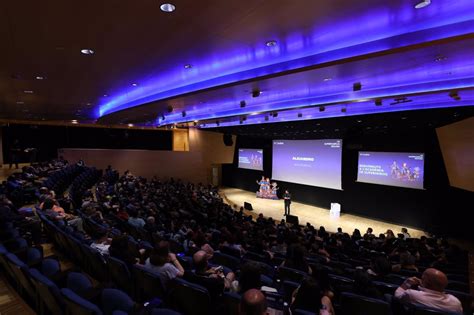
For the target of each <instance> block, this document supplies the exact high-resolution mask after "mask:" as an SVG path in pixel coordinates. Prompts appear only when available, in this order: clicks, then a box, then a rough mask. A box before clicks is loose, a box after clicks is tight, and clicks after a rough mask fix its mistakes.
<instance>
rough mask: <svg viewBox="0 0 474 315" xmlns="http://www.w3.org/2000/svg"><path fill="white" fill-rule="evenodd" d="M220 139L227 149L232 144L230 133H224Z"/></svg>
mask: <svg viewBox="0 0 474 315" xmlns="http://www.w3.org/2000/svg"><path fill="white" fill-rule="evenodd" d="M222 139H223V140H224V144H225V145H226V146H228V147H230V146H232V145H233V144H234V141H232V135H231V134H230V133H224V135H223V136H222Z"/></svg>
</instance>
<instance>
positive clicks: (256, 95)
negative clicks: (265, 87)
mask: <svg viewBox="0 0 474 315" xmlns="http://www.w3.org/2000/svg"><path fill="white" fill-rule="evenodd" d="M260 94H262V92H261V91H260V90H259V89H256V90H253V91H252V97H259V96H260Z"/></svg>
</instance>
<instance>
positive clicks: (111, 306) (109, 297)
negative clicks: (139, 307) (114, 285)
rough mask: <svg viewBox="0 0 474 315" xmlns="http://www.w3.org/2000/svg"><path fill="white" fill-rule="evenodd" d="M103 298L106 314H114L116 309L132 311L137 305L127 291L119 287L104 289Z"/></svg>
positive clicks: (126, 311)
mask: <svg viewBox="0 0 474 315" xmlns="http://www.w3.org/2000/svg"><path fill="white" fill-rule="evenodd" d="M101 300H102V309H103V310H104V314H105V315H112V313H113V312H114V311H122V312H125V313H127V314H128V313H130V312H132V310H133V308H134V306H135V302H134V301H133V300H132V299H131V298H130V297H129V296H128V294H127V293H125V292H123V291H120V290H117V289H104V290H103V291H102V298H101Z"/></svg>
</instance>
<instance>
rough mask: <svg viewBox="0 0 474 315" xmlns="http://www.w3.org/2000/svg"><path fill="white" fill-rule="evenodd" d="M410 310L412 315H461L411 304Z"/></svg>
mask: <svg viewBox="0 0 474 315" xmlns="http://www.w3.org/2000/svg"><path fill="white" fill-rule="evenodd" d="M409 309H410V310H411V314H412V315H461V314H459V313H455V312H454V313H453V312H446V311H443V310H437V309H433V308H429V307H426V306H424V305H421V304H410V305H409Z"/></svg>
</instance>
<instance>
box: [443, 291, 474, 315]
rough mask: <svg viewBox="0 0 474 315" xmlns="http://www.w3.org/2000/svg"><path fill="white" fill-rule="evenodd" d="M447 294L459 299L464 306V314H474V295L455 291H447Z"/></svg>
mask: <svg viewBox="0 0 474 315" xmlns="http://www.w3.org/2000/svg"><path fill="white" fill-rule="evenodd" d="M446 293H449V294H451V295H454V296H455V297H457V298H458V300H459V301H460V302H461V304H462V309H463V310H464V314H472V300H473V298H472V295H471V294H470V293H466V292H460V291H453V290H446Z"/></svg>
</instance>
